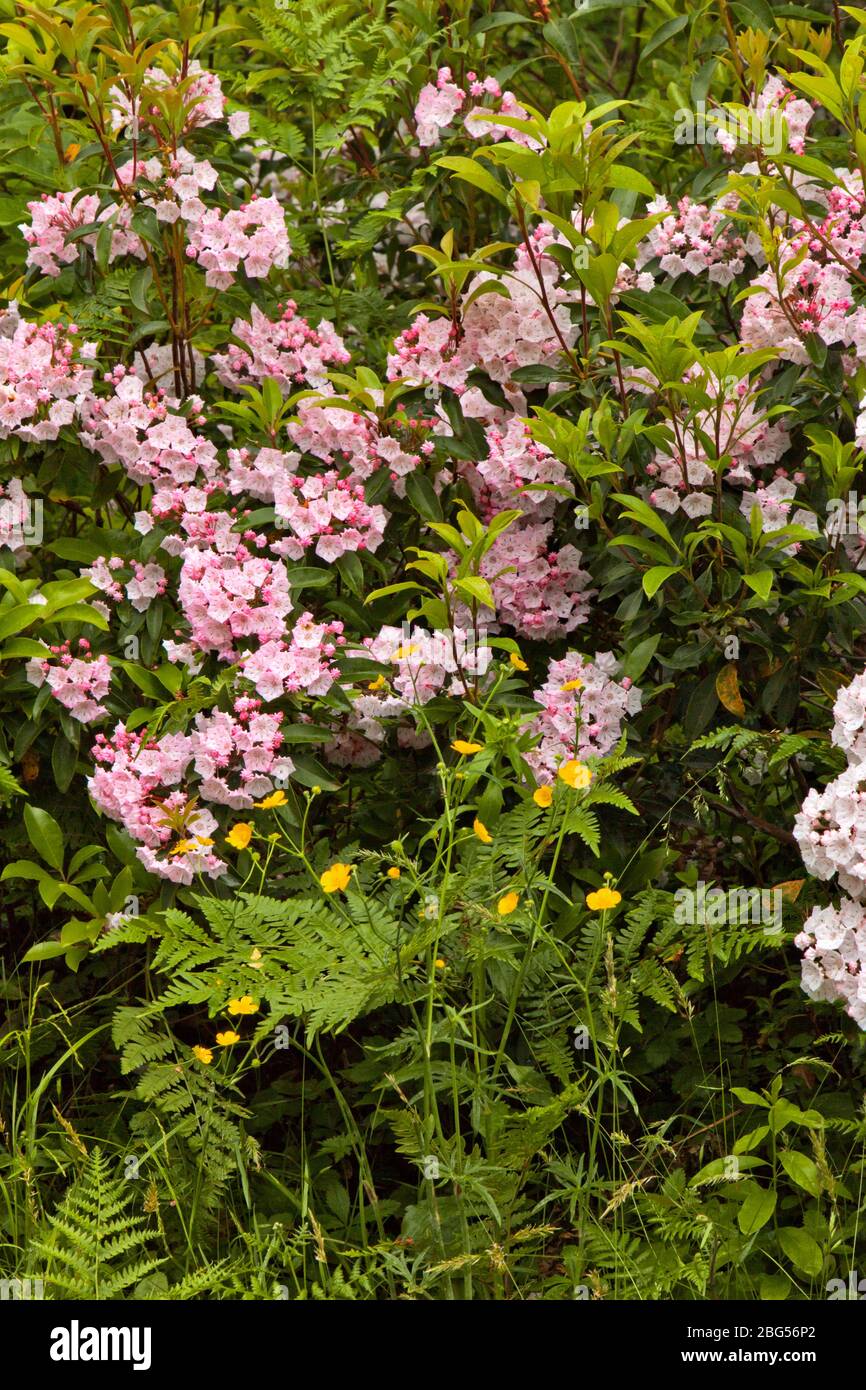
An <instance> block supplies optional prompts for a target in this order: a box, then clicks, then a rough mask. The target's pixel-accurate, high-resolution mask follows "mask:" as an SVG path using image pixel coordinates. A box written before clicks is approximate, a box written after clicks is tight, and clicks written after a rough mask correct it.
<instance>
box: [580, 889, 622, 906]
mask: <svg viewBox="0 0 866 1390" xmlns="http://www.w3.org/2000/svg"><path fill="white" fill-rule="evenodd" d="M621 902H622V893H618V892H617V891H616V889H615V888H608V886H607V884H605V886H604V887H603V888H597V889H596V890H595V892H594V893H587V895H586V905H587V907H588V908H589V910H590V912H606V911H607V909H608V908H610V907H616V905H617V903H621Z"/></svg>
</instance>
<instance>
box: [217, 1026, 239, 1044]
mask: <svg viewBox="0 0 866 1390" xmlns="http://www.w3.org/2000/svg"><path fill="white" fill-rule="evenodd" d="M216 1040H217V1042H218V1043H219V1045H220V1047H231V1045H232V1043H236V1042H240V1040H241V1035H240V1033H235V1032H234V1031H233V1030H232V1029H231V1028H227V1029H226V1031H225V1032H224V1033H217V1037H216Z"/></svg>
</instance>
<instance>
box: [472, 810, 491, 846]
mask: <svg viewBox="0 0 866 1390" xmlns="http://www.w3.org/2000/svg"><path fill="white" fill-rule="evenodd" d="M472 829H473V831H474V833H475V834H476V835H477V836H478V839H479V840H480V841H481V843H482V845H492V843H493V836H492V835H491V834H490V831H489V830H488V829H487V826H486V825H485V824H484V822H483V821H480V820H479V819H478V817H477V816H476V818H475V820H474V821H473V822H472Z"/></svg>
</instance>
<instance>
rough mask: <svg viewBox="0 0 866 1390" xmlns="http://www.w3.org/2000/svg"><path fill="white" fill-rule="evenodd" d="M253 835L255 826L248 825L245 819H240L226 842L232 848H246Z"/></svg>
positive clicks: (227, 836)
mask: <svg viewBox="0 0 866 1390" xmlns="http://www.w3.org/2000/svg"><path fill="white" fill-rule="evenodd" d="M252 835H253V827H252V826H251V825H248V824H247V822H246V821H245V820H239V821H238V823H237V825H233V826H232V828H231V830H230V831H229V833H228V835H226V843H227V844H229V845H231V847H232V849H246V847H247V845H248V844H249V842H250V840H251V839H252Z"/></svg>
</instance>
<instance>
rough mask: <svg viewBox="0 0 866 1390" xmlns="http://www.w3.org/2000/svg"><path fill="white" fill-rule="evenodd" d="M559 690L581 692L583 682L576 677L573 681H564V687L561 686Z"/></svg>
mask: <svg viewBox="0 0 866 1390" xmlns="http://www.w3.org/2000/svg"><path fill="white" fill-rule="evenodd" d="M559 688H560V690H582V689H583V681H582V680H580V678H579V677H577V676H576V677H575V678H574V680H573V681H566V682H565V685H561V686H560V687H559Z"/></svg>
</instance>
